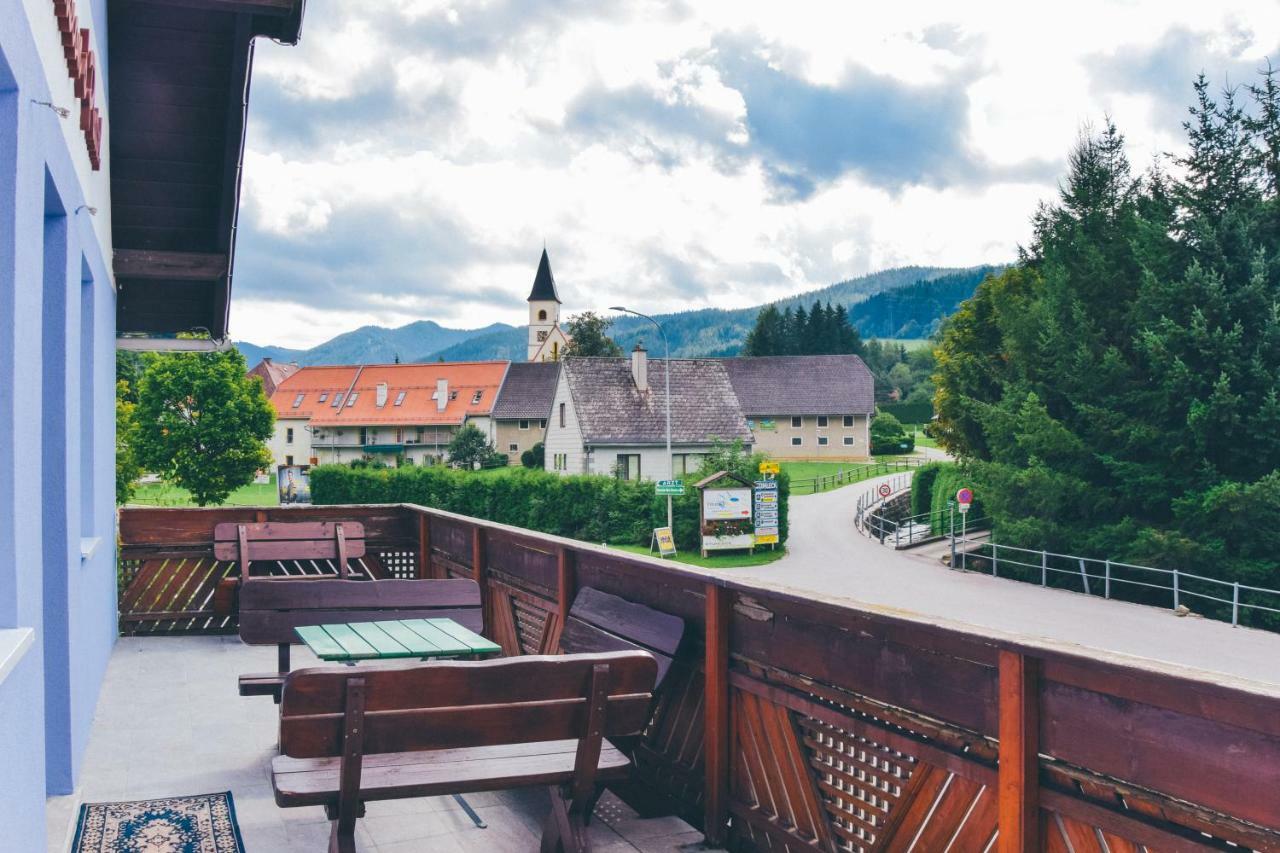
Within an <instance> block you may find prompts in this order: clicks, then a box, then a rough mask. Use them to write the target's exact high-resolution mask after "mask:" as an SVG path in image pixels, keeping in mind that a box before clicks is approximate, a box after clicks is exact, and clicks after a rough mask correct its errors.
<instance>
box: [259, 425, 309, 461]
mask: <svg viewBox="0 0 1280 853" xmlns="http://www.w3.org/2000/svg"><path fill="white" fill-rule="evenodd" d="M307 423H308V421H307V420H306V418H279V419H277V420H276V427H275V432H274V433H272V435H271V438H270V439H269V440H268V441H267V449H268V450H270V451H271V458H272V459H273V460H274V461H275V464H276V465H287V464H288V462H289V457H293V464H294V465H307V464H309V463H310V461H311V430H309V429H307ZM291 431H292V432H291Z"/></svg>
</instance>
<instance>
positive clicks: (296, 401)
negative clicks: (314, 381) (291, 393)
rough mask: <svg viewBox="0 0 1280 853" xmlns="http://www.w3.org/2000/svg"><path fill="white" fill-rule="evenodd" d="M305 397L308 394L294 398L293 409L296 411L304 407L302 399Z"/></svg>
mask: <svg viewBox="0 0 1280 853" xmlns="http://www.w3.org/2000/svg"><path fill="white" fill-rule="evenodd" d="M305 396H307V395H306V394H299V395H298V396H296V397H294V398H293V407H294V408H295V409H296V408H298V407H299V406H301V405H302V398H303V397H305Z"/></svg>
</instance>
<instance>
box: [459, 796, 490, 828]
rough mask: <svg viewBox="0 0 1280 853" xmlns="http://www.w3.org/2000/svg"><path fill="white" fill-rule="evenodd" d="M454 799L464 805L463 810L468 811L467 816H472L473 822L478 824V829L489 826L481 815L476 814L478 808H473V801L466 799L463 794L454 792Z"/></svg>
mask: <svg viewBox="0 0 1280 853" xmlns="http://www.w3.org/2000/svg"><path fill="white" fill-rule="evenodd" d="M453 801H454V802H455V803H457V804H458V805H460V806H462V810H463V811H464V812H466V813H467V817H469V818H471V822H472V823H474V824H475V825H476V828H477V829H488V828H489V825H488V824H487V823H485V822H484V821H483V820H481V819H480V815H478V814H476V810H475V809H473V808H471V803H468V802H467V801H466V800H464V799H463V798H462V795H461V794H454V795H453Z"/></svg>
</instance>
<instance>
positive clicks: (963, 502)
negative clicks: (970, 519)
mask: <svg viewBox="0 0 1280 853" xmlns="http://www.w3.org/2000/svg"><path fill="white" fill-rule="evenodd" d="M956 503H958V504H960V511H961V512H968V511H969V505H970V504H972V503H973V489H967V488H966V489H961V490H960V491H958V492H956Z"/></svg>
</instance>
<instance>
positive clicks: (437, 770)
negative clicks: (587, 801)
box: [271, 740, 631, 807]
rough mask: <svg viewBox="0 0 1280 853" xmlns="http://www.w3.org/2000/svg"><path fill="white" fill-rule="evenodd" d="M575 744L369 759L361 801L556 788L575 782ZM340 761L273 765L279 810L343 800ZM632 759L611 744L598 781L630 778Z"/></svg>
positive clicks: (282, 759) (278, 761)
mask: <svg viewBox="0 0 1280 853" xmlns="http://www.w3.org/2000/svg"><path fill="white" fill-rule="evenodd" d="M577 748H578V742H577V741H576V740H562V741H549V742H542V743H531V744H512V745H505V746H482V747H470V748H463V749H449V750H441V751H440V752H439V753H432V752H410V753H388V754H384V755H369V756H366V757H365V759H364V763H363V769H362V771H361V775H360V799H361V800H388V799H398V798H401V797H431V796H438V795H442V794H466V793H474V792H477V791H498V790H505V789H507V788H513V787H524V786H530V785H557V784H563V783H567V782H570V781H572V780H573V777H574V761H575V759H576V756H577ZM340 764H341V759H339V758H315V759H293V758H287V757H283V756H281V757H277V758H276V759H274V760H273V762H272V781H271V784H272V787H273V788H274V789H275V798H276V803H277V805H280V806H284V807H289V806H315V805H324V804H326V803H333V802H336V801H337V797H338V768H339V766H340ZM630 764H631V762H630V760H629V759H628V758H627V757H626V756H625V755H624V754H623V753H622V752H620V751H619V750H618V749H617V748H616V747H614V746H613V745H612V744H610V743H608V742H607V741H606V742H605V743H604V744H603V745H602V747H601V750H600V762H599V765H598V767H599V771H598V776H597V778H598V779H599V780H600V781H611V780H615V779H623V778H626V776H627V772H628V769H629V767H630Z"/></svg>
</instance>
